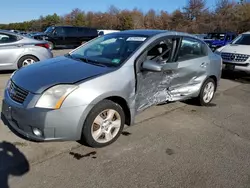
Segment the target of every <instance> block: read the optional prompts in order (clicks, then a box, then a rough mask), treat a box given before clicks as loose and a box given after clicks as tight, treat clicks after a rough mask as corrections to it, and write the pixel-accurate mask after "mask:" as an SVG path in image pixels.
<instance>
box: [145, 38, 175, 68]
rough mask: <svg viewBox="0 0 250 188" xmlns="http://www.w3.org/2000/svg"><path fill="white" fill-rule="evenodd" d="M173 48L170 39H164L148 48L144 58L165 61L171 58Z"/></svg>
mask: <svg viewBox="0 0 250 188" xmlns="http://www.w3.org/2000/svg"><path fill="white" fill-rule="evenodd" d="M172 48H173V40H172V39H164V40H161V41H160V42H158V43H157V44H156V45H154V46H153V47H152V48H151V49H149V50H148V52H147V55H146V60H152V61H156V62H158V63H166V62H169V61H170V59H171V52H172Z"/></svg>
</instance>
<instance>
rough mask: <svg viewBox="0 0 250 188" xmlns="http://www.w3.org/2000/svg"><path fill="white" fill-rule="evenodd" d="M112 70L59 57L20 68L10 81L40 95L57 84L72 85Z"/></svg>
mask: <svg viewBox="0 0 250 188" xmlns="http://www.w3.org/2000/svg"><path fill="white" fill-rule="evenodd" d="M113 70H115V69H114V68H110V67H101V66H97V65H91V64H88V63H85V62H81V61H77V60H74V59H71V58H67V57H64V56H61V57H56V58H53V59H48V60H46V61H43V62H39V63H35V64H33V65H29V66H27V67H24V68H21V69H20V70H18V71H17V72H16V73H15V74H14V75H13V77H12V80H13V81H14V83H15V84H16V85H17V86H19V87H21V88H23V89H25V90H27V91H29V92H32V93H42V92H43V91H44V90H46V89H47V88H49V87H51V86H54V85H57V84H74V83H76V82H79V81H82V80H85V79H88V78H93V77H96V76H100V75H103V74H105V73H109V72H111V71H113Z"/></svg>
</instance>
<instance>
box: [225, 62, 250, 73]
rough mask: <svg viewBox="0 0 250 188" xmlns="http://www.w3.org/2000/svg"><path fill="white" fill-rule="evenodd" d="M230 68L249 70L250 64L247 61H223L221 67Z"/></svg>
mask: <svg viewBox="0 0 250 188" xmlns="http://www.w3.org/2000/svg"><path fill="white" fill-rule="evenodd" d="M230 67H231V69H232V70H241V71H247V72H250V64H249V63H239V62H227V61H223V69H228V68H229V69H230Z"/></svg>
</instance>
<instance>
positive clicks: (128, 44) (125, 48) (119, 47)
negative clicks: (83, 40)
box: [70, 34, 147, 66]
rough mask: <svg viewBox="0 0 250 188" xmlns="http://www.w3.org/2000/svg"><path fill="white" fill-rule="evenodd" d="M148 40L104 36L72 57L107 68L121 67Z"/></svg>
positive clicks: (126, 36)
mask: <svg viewBox="0 0 250 188" xmlns="http://www.w3.org/2000/svg"><path fill="white" fill-rule="evenodd" d="M146 39H147V37H145V36H139V35H123V34H109V35H104V36H101V37H98V38H96V39H94V40H92V41H91V42H89V43H87V44H85V45H83V46H82V47H80V48H78V49H77V50H75V51H74V52H72V53H71V54H70V56H71V58H75V59H80V60H83V61H85V62H86V63H91V62H92V63H93V62H95V63H99V64H102V65H105V66H119V65H120V64H122V63H123V62H124V61H125V60H126V59H127V58H128V57H129V56H130V55H131V54H132V53H133V52H135V51H136V50H137V49H138V47H139V46H140V45H141V44H142V43H144V42H145V41H146Z"/></svg>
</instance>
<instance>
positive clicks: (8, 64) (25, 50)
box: [0, 30, 53, 70]
mask: <svg viewBox="0 0 250 188" xmlns="http://www.w3.org/2000/svg"><path fill="white" fill-rule="evenodd" d="M52 57H53V55H52V52H51V51H50V50H49V45H48V44H47V43H46V42H44V41H38V40H34V39H31V38H28V37H25V36H22V35H19V34H17V33H13V32H9V31H4V30H0V70H15V69H18V68H21V67H23V66H27V65H30V64H33V63H35V62H37V61H42V60H46V59H49V58H52Z"/></svg>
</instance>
